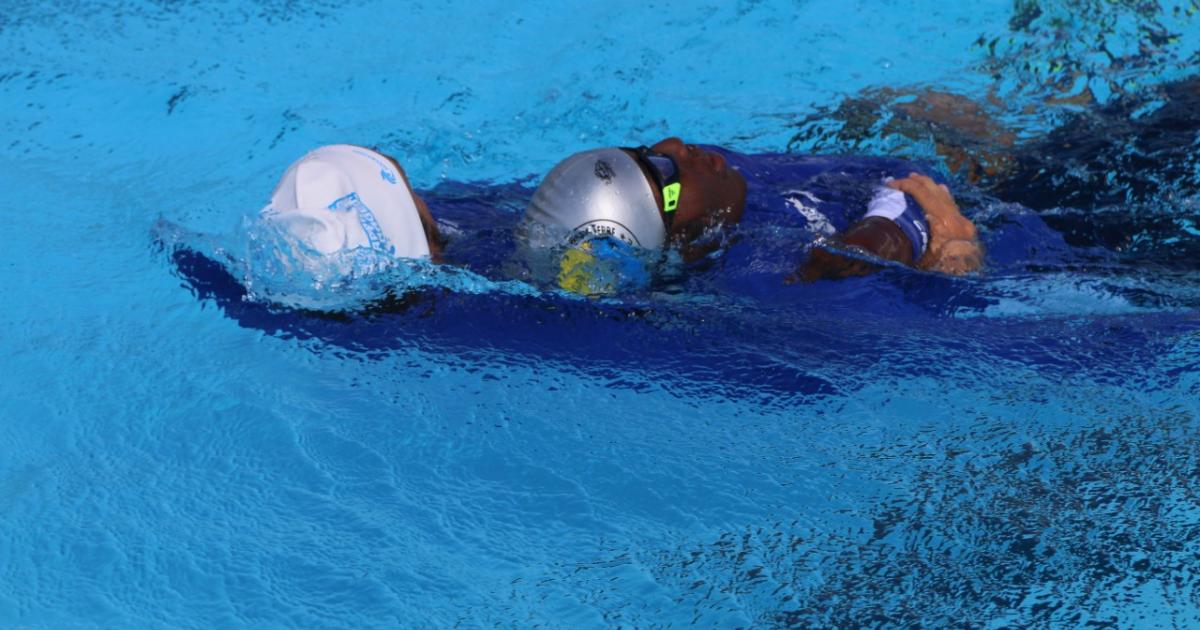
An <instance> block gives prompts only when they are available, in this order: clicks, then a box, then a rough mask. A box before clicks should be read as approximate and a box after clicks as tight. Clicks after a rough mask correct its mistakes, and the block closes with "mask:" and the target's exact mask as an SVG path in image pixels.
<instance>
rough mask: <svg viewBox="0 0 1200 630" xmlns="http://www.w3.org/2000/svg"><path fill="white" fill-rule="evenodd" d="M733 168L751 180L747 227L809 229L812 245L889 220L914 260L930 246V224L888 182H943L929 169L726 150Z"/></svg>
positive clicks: (897, 162)
mask: <svg viewBox="0 0 1200 630" xmlns="http://www.w3.org/2000/svg"><path fill="white" fill-rule="evenodd" d="M704 148H705V149H709V150H713V151H717V152H719V153H720V154H721V155H722V156H724V157H725V161H726V163H728V164H729V166H731V167H734V168H737V169H738V170H739V171H740V172H741V174H742V176H743V177H745V178H746V189H747V193H746V212H745V214H744V215H743V217H742V224H743V226H748V227H752V226H755V225H777V226H784V227H798V228H804V229H806V230H807V231H808V232H809V233H810V236H811V240H816V239H817V238H820V237H823V236H832V235H833V234H835V233H840V232H843V231H845V230H846V229H848V228H849V227H850V226H851V225H853V224H855V223H857V222H858V221H861V220H862V219H864V218H866V217H868V216H880V217H883V218H886V219H888V220H890V221H892V222H893V223H895V224H896V225H897V226H899V227H900V229H901V230H902V231H903V232H904V234H905V236H907V237H908V240H909V243H911V244H912V249H913V261H914V262H915V261H917V260H919V259H920V258H921V256H922V255H923V254H924V253H925V251H926V249H927V248H928V247H929V223H928V222H927V221H926V220H925V213H924V211H922V210H921V207H920V206H919V205H918V204H917V202H916V200H914V199H913V198H912V197H910V196H908V195H905V194H903V193H900V192H899V191H896V190H893V189H891V188H888V187H887V186H886V185H885V184H886V181H887V180H889V179H892V178H895V179H901V178H904V177H907V176H908V175H909V173H921V174H925V175H929V176H930V177H933V178H934V179H935V180H938V181H939V183H942V182H944V180H943V179H942V178H941V177H940V176H939V175H937V174H936V173H934V172H932V171H931V170H930V169H928V168H925V167H922V166H919V165H917V164H915V163H913V162H909V161H906V160H901V159H897V158H884V157H863V156H815V155H795V154H789V153H763V154H755V155H746V154H742V153H735V152H733V151H729V150H728V149H723V148H721V147H713V146H706V147H704Z"/></svg>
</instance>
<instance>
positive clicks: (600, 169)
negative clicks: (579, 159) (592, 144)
mask: <svg viewBox="0 0 1200 630" xmlns="http://www.w3.org/2000/svg"><path fill="white" fill-rule="evenodd" d="M593 173H594V174H595V175H596V177H598V178H600V179H602V180H604V183H605V184H609V185H612V180H613V176H615V175H616V173H614V172H613V169H612V167H611V166H609V165H608V162H605V161H604V160H596V169H595V170H594V171H593Z"/></svg>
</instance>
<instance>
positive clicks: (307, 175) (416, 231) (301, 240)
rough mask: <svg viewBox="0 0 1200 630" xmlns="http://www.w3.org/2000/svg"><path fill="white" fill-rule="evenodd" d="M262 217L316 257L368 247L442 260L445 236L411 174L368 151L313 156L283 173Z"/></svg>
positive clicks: (330, 150)
mask: <svg viewBox="0 0 1200 630" xmlns="http://www.w3.org/2000/svg"><path fill="white" fill-rule="evenodd" d="M259 216H260V218H261V220H262V221H263V222H264V223H265V224H267V225H270V226H273V227H275V228H276V229H278V230H279V231H280V232H281V233H282V234H283V235H285V237H286V238H288V239H289V241H291V242H292V243H293V244H295V245H297V246H298V249H299V250H300V251H302V252H303V253H304V254H306V255H307V256H310V257H314V256H315V257H322V256H330V255H334V254H338V253H341V252H351V251H356V250H360V249H364V248H365V249H366V250H370V251H373V252H378V253H381V254H384V255H386V256H392V257H396V258H413V259H428V260H432V261H433V262H435V263H440V262H441V261H442V249H443V246H444V244H445V243H444V239H443V238H442V236H441V234H440V233H439V231H438V228H437V223H436V222H435V221H434V219H433V215H432V214H430V212H429V208H428V207H427V206H426V205H425V201H424V200H423V199H421V197H420V196H419V195H417V194H416V193H415V192H413V189H412V186H411V185H410V184H409V181H408V176H407V175H406V174H405V172H404V169H403V168H401V167H400V164H399V162H397V161H396V160H395V159H394V158H392V157H390V156H388V155H385V154H383V153H379V152H377V151H373V150H371V149H367V148H364V147H359V146H354V145H349V144H334V145H328V146H323V147H319V148H316V149H313V150H312V151H309V152H308V153H307V154H305V155H304V156H303V157H301V158H300V159H299V160H296V161H295V162H294V163H292V165H291V166H289V167H288V169H287V171H285V172H284V174H283V177H282V178H280V180H279V184H278V185H277V186H276V187H275V192H274V194H273V195H272V196H271V202H270V204H268V205H267V206H266V207H265V208H263V210H262V212H261V213H260V215H259Z"/></svg>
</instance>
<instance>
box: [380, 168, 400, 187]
mask: <svg viewBox="0 0 1200 630" xmlns="http://www.w3.org/2000/svg"><path fill="white" fill-rule="evenodd" d="M379 176H380V177H382V178H383V181H385V182H387V183H389V184H392V185H395V184H396V176H395V175H392V174H391V172H390V171H388V170H387V169H383V170H381V171H379Z"/></svg>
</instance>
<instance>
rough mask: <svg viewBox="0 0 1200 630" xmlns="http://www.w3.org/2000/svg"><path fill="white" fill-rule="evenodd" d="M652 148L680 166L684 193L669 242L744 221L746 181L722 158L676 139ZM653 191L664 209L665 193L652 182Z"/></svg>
mask: <svg viewBox="0 0 1200 630" xmlns="http://www.w3.org/2000/svg"><path fill="white" fill-rule="evenodd" d="M650 148H651V149H652V150H654V151H657V152H659V153H662V154H664V155H668V156H670V157H671V159H673V160H675V165H676V166H678V167H679V183H680V184H681V185H682V187H683V190H682V191H681V192H680V194H679V207H678V208H676V209H675V219H674V221H673V222H672V224H671V232H670V234H668V235H667V236H668V238H669V239H671V240H672V241H673V242H675V243H679V244H686V243H689V242H691V241H693V240H695V239H696V238H697V237H699V236H700V235H701V234H703V232H704V230H706V229H709V228H713V227H716V226H718V225H721V224H724V225H733V224H735V223H737V222H738V221H740V220H741V218H742V212H743V211H744V210H745V207H746V179H745V178H744V177H742V174H741V173H739V172H737V171H736V170H734V169H732V168H729V166H728V165H727V164H726V163H725V158H724V157H723V156H722V155H720V154H718V153H715V152H712V151H705V150H704V149H701V148H699V147H697V146H696V145H693V144H684V143H683V141H682V140H680V139H679V138H674V137H672V138H667V139H666V140H663V141H662V142H659V143H658V144H655V145H654V146H652V147H650ZM651 188H653V189H654V196H655V197H656V198H657V199H658V207H659V208H662V191H660V190H658V187H657V186H655V185H654V182H653V180H651Z"/></svg>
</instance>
